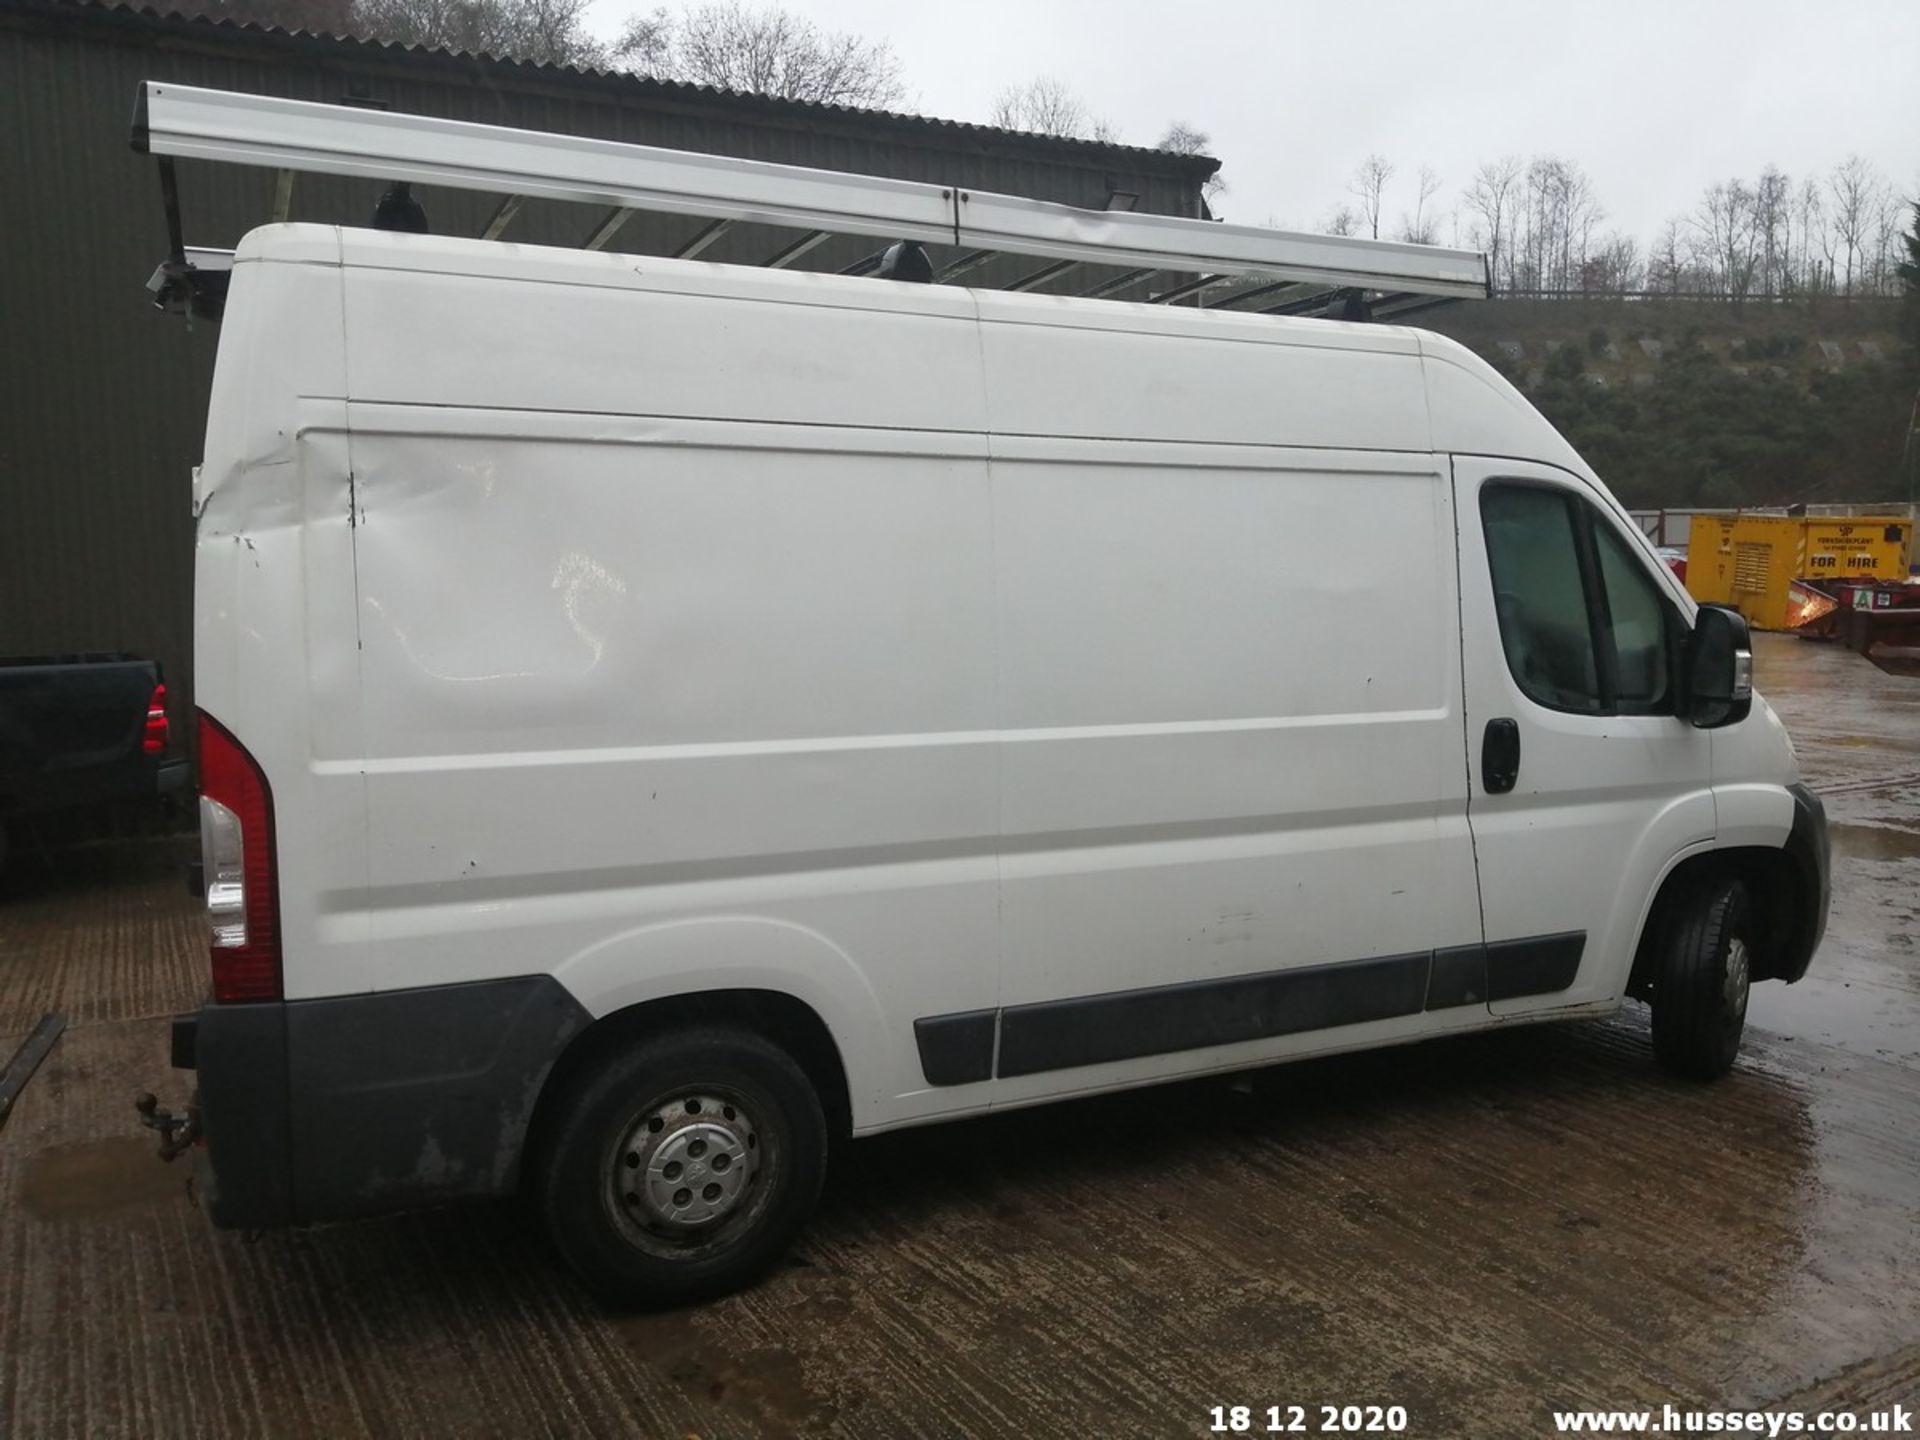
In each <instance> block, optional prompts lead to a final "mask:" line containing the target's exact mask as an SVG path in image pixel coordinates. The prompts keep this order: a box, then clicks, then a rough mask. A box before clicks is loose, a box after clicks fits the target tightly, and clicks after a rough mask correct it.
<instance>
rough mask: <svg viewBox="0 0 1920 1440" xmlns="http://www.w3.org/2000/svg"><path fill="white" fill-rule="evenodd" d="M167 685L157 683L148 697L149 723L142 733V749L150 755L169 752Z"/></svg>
mask: <svg viewBox="0 0 1920 1440" xmlns="http://www.w3.org/2000/svg"><path fill="white" fill-rule="evenodd" d="M169 733H170V732H169V730H168V727H167V687H166V686H165V685H155V686H154V687H153V694H151V695H149V696H148V697H147V725H146V729H145V730H143V731H142V732H141V734H140V749H141V750H142V751H143V752H145V753H146V754H148V755H164V754H166V753H167V739H168V736H169Z"/></svg>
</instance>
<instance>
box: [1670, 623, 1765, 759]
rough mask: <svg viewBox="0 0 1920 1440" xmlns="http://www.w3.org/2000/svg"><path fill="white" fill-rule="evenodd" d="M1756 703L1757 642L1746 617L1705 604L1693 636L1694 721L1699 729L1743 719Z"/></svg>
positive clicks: (1690, 704)
mask: <svg viewBox="0 0 1920 1440" xmlns="http://www.w3.org/2000/svg"><path fill="white" fill-rule="evenodd" d="M1752 709H1753V642H1752V638H1751V636H1750V635H1749V634H1748V631H1747V621H1746V617H1745V616H1743V615H1742V614H1741V613H1740V612H1739V611H1738V610H1730V609H1728V608H1726V607H1725V606H1721V605H1702V606H1701V607H1700V613H1699V614H1698V615H1697V616H1696V617H1695V618H1694V622H1693V633H1692V634H1691V635H1690V636H1688V637H1687V708H1686V716H1687V719H1688V721H1689V722H1690V723H1691V724H1692V725H1693V727H1694V729H1696V730H1717V729H1719V728H1720V727H1721V726H1722V725H1738V724H1739V723H1740V722H1741V721H1742V720H1744V719H1746V718H1747V712H1748V711H1750V710H1752Z"/></svg>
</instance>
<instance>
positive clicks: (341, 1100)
mask: <svg viewBox="0 0 1920 1440" xmlns="http://www.w3.org/2000/svg"><path fill="white" fill-rule="evenodd" d="M590 1019H591V1017H590V1016H589V1015H588V1014H587V1012H586V1011H585V1010H583V1009H582V1008H581V1007H580V1005H579V1004H578V1002H576V1001H575V1000H574V999H573V997H572V996H571V995H569V994H568V993H567V992H566V991H565V989H563V988H562V987H561V986H560V984H559V983H558V982H557V981H555V980H554V979H553V978H552V977H551V976H546V975H540V976H526V977H519V978H514V979H507V980H487V981H479V982H476V983H474V984H469V985H444V986H434V987H430V988H425V989H416V990H397V991H388V992H385V993H382V994H375V995H354V996H342V997H337V998H330V999H325V1000H293V1001H286V1002H276V1003H270V1004H252V1005H207V1006H205V1007H203V1008H202V1009H201V1010H199V1011H198V1012H197V1013H196V1014H194V1015H189V1016H181V1017H179V1018H178V1019H176V1020H175V1021H174V1027H173V1059H174V1064H175V1065H176V1066H177V1067H179V1068H183V1069H192V1070H193V1071H194V1072H195V1074H196V1077H197V1082H198V1089H199V1108H200V1124H201V1131H202V1133H203V1135H204V1136H205V1140H206V1145H205V1149H204V1152H203V1163H202V1167H201V1169H202V1174H201V1180H202V1185H201V1193H202V1195H203V1197H204V1203H205V1204H206V1208H207V1211H208V1214H209V1215H210V1216H211V1217H212V1219H213V1221H214V1223H215V1224H216V1225H221V1226H227V1227H231V1228H240V1229H260V1228H266V1227H270V1226H278V1225H288V1224H302V1223H306V1222H309V1221H316V1220H336V1219H344V1218H348V1217H351V1216H357V1215H374V1214H380V1213H383V1212H386V1211H392V1210H404V1209H412V1208H415V1207H418V1206H423V1205H434V1204H439V1203H441V1202H443V1201H448V1200H456V1199H462V1198H466V1197H470V1196H481V1195H498V1194H504V1193H507V1192H508V1191H510V1190H512V1189H513V1188H514V1186H515V1185H516V1184H517V1183H518V1179H519V1168H520V1159H521V1152H522V1150H523V1149H524V1147H525V1142H526V1136H527V1131H528V1128H529V1126H530V1125H531V1123H532V1120H533V1109H534V1104H535V1102H536V1101H537V1100H538V1098H539V1094H540V1089H541V1086H542V1085H543V1084H544V1083H545V1081H546V1078H547V1074H548V1072H549V1071H550V1070H551V1069H552V1067H553V1063H554V1061H555V1060H557V1059H558V1058H559V1056H560V1053H561V1051H562V1050H564V1049H565V1047H566V1045H567V1042H568V1041H569V1040H571V1039H572V1038H573V1036H574V1035H576V1034H577V1033H579V1031H581V1030H583V1029H584V1028H585V1027H586V1026H587V1024H588V1023H589V1021H590Z"/></svg>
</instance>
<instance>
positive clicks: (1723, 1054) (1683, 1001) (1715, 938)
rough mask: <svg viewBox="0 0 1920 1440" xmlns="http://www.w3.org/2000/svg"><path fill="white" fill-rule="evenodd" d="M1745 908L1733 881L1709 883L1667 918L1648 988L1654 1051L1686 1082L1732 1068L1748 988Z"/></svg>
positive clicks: (1749, 941)
mask: <svg viewBox="0 0 1920 1440" xmlns="http://www.w3.org/2000/svg"><path fill="white" fill-rule="evenodd" d="M1752 914H1753V910H1752V907H1751V906H1750V905H1749V903H1748V900H1747V889H1746V886H1745V885H1743V884H1741V883H1740V882H1739V881H1738V880H1726V879H1721V880H1710V881H1707V882H1706V883H1705V884H1702V885H1700V886H1698V887H1697V888H1695V889H1694V890H1692V891H1691V892H1689V893H1688V894H1687V895H1685V896H1684V897H1682V898H1681V899H1680V900H1679V901H1678V902H1677V903H1676V904H1675V905H1674V907H1673V909H1672V911H1671V912H1670V913H1669V914H1668V916H1667V918H1666V925H1665V929H1664V933H1663V934H1662V937H1661V952H1660V958H1659V969H1658V971H1657V972H1656V974H1655V977H1654V985H1653V1053H1654V1056H1655V1057H1656V1058H1657V1059H1658V1060H1659V1062H1660V1064H1661V1066H1662V1068H1664V1069H1666V1070H1667V1071H1669V1072H1671V1073H1672V1074H1675V1075H1679V1076H1682V1077H1684V1078H1686V1079H1688V1080H1715V1079H1718V1078H1719V1077H1720V1076H1722V1075H1724V1074H1726V1073H1727V1071H1729V1070H1731V1069H1732V1068H1733V1058H1734V1056H1735V1055H1736V1054H1738V1053H1739V1050H1740V1032H1741V1031H1742V1030H1743V1029H1745V1028H1746V1023H1747V994H1748V990H1749V988H1750V987H1751V985H1752V980H1753V975H1752V957H1753V931H1752V919H1751V917H1752Z"/></svg>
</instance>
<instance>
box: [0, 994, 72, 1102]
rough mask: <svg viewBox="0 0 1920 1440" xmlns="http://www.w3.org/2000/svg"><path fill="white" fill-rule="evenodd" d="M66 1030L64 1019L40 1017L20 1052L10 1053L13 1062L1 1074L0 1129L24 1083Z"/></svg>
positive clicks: (49, 1016)
mask: <svg viewBox="0 0 1920 1440" xmlns="http://www.w3.org/2000/svg"><path fill="white" fill-rule="evenodd" d="M66 1028H67V1017H66V1016H64V1015H60V1014H57V1013H53V1012H49V1013H47V1014H45V1015H42V1016H41V1017H40V1023H39V1024H38V1025H36V1026H34V1027H33V1033H32V1034H31V1035H29V1036H27V1038H26V1040H25V1041H24V1042H23V1043H22V1044H21V1046H20V1048H19V1049H18V1050H16V1051H14V1052H13V1058H12V1059H11V1060H9V1061H7V1068H6V1069H4V1070H0V1125H5V1124H6V1123H7V1117H8V1116H9V1115H11V1114H12V1113H13V1102H14V1101H16V1100H18V1099H19V1098H20V1092H21V1091H22V1090H24V1089H26V1088H27V1081H29V1080H31V1079H32V1078H33V1072H34V1071H36V1070H38V1069H39V1068H40V1062H41V1061H42V1060H44V1059H46V1058H47V1052H48V1051H49V1050H51V1049H53V1042H54V1041H56V1040H58V1039H59V1038H60V1032H61V1031H62V1030H65V1029H66Z"/></svg>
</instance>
